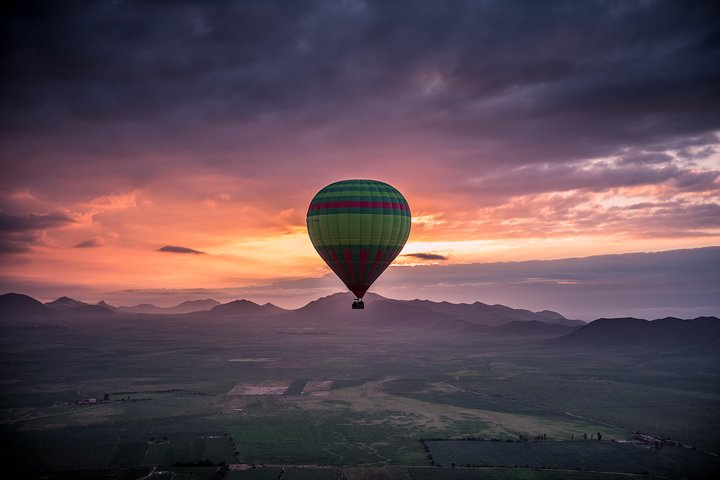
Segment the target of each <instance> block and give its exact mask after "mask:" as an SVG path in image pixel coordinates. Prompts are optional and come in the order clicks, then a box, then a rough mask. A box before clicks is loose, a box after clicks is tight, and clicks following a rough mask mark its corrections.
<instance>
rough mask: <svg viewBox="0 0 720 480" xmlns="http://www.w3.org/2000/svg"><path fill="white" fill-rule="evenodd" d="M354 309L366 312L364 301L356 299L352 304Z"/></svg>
mask: <svg viewBox="0 0 720 480" xmlns="http://www.w3.org/2000/svg"><path fill="white" fill-rule="evenodd" d="M352 309H353V310H364V309H365V303H364V302H363V301H362V300H360V299H359V298H356V299H355V301H354V302H353V304H352Z"/></svg>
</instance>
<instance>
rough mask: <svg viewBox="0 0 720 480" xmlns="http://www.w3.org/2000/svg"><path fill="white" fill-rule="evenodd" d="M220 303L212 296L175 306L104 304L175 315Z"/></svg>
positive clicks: (141, 311)
mask: <svg viewBox="0 0 720 480" xmlns="http://www.w3.org/2000/svg"><path fill="white" fill-rule="evenodd" d="M103 303H104V302H103ZM218 305H220V302H218V301H217V300H213V299H212V298H205V299H202V300H188V301H185V302H182V303H180V304H178V305H175V306H173V307H158V306H156V305H152V304H150V303H141V304H138V305H132V306H129V307H126V306H123V307H112V306H110V305H107V304H105V305H104V306H106V307H111V308H115V309H117V310H120V311H121V312H131V313H144V314H149V315H173V314H182V313H192V312H202V311H207V310H210V309H212V308H213V307H216V306H218Z"/></svg>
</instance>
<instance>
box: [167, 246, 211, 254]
mask: <svg viewBox="0 0 720 480" xmlns="http://www.w3.org/2000/svg"><path fill="white" fill-rule="evenodd" d="M158 252H170V253H192V254H196V255H205V254H206V252H201V251H200V250H193V249H192V248H187V247H178V246H175V245H165V246H164V247H161V248H158Z"/></svg>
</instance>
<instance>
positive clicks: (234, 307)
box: [207, 300, 286, 317]
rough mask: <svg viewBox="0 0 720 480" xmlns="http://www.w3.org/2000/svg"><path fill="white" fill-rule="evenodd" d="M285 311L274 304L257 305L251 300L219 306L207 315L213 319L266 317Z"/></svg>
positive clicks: (236, 301)
mask: <svg viewBox="0 0 720 480" xmlns="http://www.w3.org/2000/svg"><path fill="white" fill-rule="evenodd" d="M285 311H286V310H285V309H282V308H280V307H278V306H275V305H273V304H272V303H266V304H264V305H258V304H257V303H255V302H251V301H250V300H234V301H232V302H228V303H223V304H221V305H217V306H215V307H213V308H211V309H210V311H208V312H207V313H208V315H210V316H212V317H227V316H235V315H237V316H249V315H255V316H263V317H265V316H270V315H278V314H280V313H282V312H285Z"/></svg>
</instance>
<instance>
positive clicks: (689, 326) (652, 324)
mask: <svg viewBox="0 0 720 480" xmlns="http://www.w3.org/2000/svg"><path fill="white" fill-rule="evenodd" d="M553 341H554V342H556V343H559V344H565V345H595V346H616V345H625V346H633V345H638V346H639V345H651V346H658V345H680V344H682V345H688V346H693V345H697V346H700V345H702V346H707V345H720V319H718V318H717V317H698V318H694V319H692V320H681V319H679V318H673V317H668V318H663V319H659V320H652V321H648V320H642V319H639V318H632V317H629V318H601V319H598V320H595V321H594V322H591V323H589V324H587V325H585V326H584V327H581V328H578V329H577V330H575V331H573V332H571V333H569V334H567V335H565V336H562V337H560V338H557V339H555V340H553Z"/></svg>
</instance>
